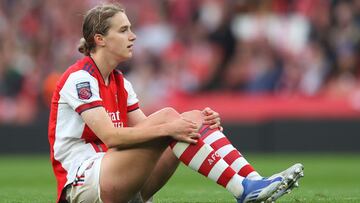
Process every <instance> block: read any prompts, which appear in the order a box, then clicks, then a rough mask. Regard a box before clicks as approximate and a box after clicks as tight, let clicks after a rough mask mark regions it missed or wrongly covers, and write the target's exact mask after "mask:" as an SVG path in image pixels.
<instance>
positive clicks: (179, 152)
mask: <svg viewBox="0 0 360 203" xmlns="http://www.w3.org/2000/svg"><path fill="white" fill-rule="evenodd" d="M182 116H183V117H185V118H187V119H189V120H192V121H194V122H196V123H198V124H199V126H200V125H201V124H202V122H203V117H202V114H201V112H200V111H191V112H187V113H184V114H182ZM171 148H172V149H173V151H174V153H175V155H176V157H178V158H179V159H180V161H182V162H183V163H184V164H185V165H187V166H188V167H190V168H191V169H193V170H195V171H197V172H199V173H200V174H202V175H204V176H205V177H207V178H209V179H211V180H213V181H215V182H216V183H218V184H219V185H221V186H223V187H224V188H226V189H227V190H228V191H229V192H231V193H232V194H233V195H234V196H235V197H236V198H237V201H238V202H249V201H260V200H271V199H272V196H273V195H275V194H276V193H277V191H279V190H280V189H281V188H282V187H284V185H283V183H284V182H283V178H282V177H281V176H279V177H277V178H275V179H271V180H265V179H263V180H250V179H246V178H244V177H241V176H240V175H238V174H237V173H236V172H235V171H234V170H233V169H232V168H231V167H230V166H229V165H228V164H227V163H226V162H225V161H224V159H222V158H221V157H220V156H219V155H218V154H217V153H216V151H215V150H214V149H213V148H212V147H211V146H210V145H208V144H206V143H205V142H204V141H203V140H201V139H199V140H198V143H197V144H195V145H190V144H187V143H183V142H177V141H173V142H172V143H171Z"/></svg>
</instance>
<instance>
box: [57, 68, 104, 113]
mask: <svg viewBox="0 0 360 203" xmlns="http://www.w3.org/2000/svg"><path fill="white" fill-rule="evenodd" d="M59 102H65V103H67V104H69V105H70V106H71V108H72V109H74V110H75V111H76V112H77V113H79V114H81V113H82V112H84V111H85V110H87V109H91V108H94V107H98V106H102V99H101V98H100V93H99V84H98V82H97V80H96V78H94V77H93V76H91V75H90V74H89V73H88V72H86V71H84V70H79V71H77V72H74V73H72V74H70V75H69V77H68V79H67V80H66V82H65V84H64V86H63V88H62V89H61V91H60V101H59Z"/></svg>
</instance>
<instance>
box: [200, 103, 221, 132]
mask: <svg viewBox="0 0 360 203" xmlns="http://www.w3.org/2000/svg"><path fill="white" fill-rule="evenodd" d="M202 114H203V115H204V123H203V124H204V125H210V128H211V129H215V128H219V129H220V131H222V130H223V128H222V127H221V119H220V115H219V113H218V112H216V111H214V110H212V109H211V108H209V107H206V108H205V109H204V110H202Z"/></svg>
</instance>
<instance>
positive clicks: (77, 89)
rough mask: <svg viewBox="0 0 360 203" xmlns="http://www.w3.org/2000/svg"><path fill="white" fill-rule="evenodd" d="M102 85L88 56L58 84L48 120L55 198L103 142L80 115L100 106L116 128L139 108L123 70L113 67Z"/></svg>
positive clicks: (101, 147) (71, 68) (70, 68)
mask: <svg viewBox="0 0 360 203" xmlns="http://www.w3.org/2000/svg"><path fill="white" fill-rule="evenodd" d="M109 81H110V82H109V84H108V85H105V83H104V80H103V78H102V76H101V73H100V71H99V69H98V68H97V66H96V64H95V63H94V61H93V60H92V59H91V58H90V57H84V58H83V59H81V60H79V61H77V62H76V63H75V64H74V65H72V66H70V67H69V68H68V69H67V70H66V72H65V73H64V74H63V75H62V77H61V79H60V81H59V82H58V84H57V88H56V90H55V92H54V95H53V98H52V102H51V112H50V119H49V142H50V158H51V161H52V166H53V170H54V173H55V176H56V179H57V191H58V201H59V200H60V198H61V193H62V190H63V188H64V187H65V186H66V185H67V184H69V183H72V182H73V181H74V179H75V174H76V172H77V169H78V168H79V166H80V164H81V163H82V162H83V161H84V160H86V159H89V158H90V157H93V156H95V155H96V154H97V153H99V152H106V151H107V147H106V146H105V144H104V143H103V142H102V141H101V140H100V139H99V138H98V137H97V136H96V135H95V134H94V133H93V132H92V131H91V129H90V128H89V127H88V126H87V125H86V124H85V123H84V121H83V120H82V118H81V116H80V114H81V112H83V111H86V110H88V109H91V108H95V107H99V106H103V107H104V108H105V110H106V111H107V113H108V114H109V116H110V118H111V120H112V121H113V123H114V125H115V127H126V126H127V113H128V112H130V111H133V110H136V109H138V108H139V105H138V99H137V97H136V94H135V92H134V90H133V88H132V85H131V84H130V82H129V81H127V80H126V79H125V78H124V77H123V75H122V73H121V72H120V71H118V70H114V71H113V72H112V73H111V74H110V76H109Z"/></svg>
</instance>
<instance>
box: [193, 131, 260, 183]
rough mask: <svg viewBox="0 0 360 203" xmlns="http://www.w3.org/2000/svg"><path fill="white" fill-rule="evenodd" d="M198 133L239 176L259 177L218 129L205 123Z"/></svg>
mask: <svg viewBox="0 0 360 203" xmlns="http://www.w3.org/2000/svg"><path fill="white" fill-rule="evenodd" d="M200 134H201V138H200V140H203V141H204V142H205V143H206V144H209V145H210V146H211V147H212V148H213V149H214V150H215V151H216V153H217V154H219V155H220V156H221V157H222V158H223V159H224V160H225V162H226V163H227V164H229V165H230V166H231V168H232V169H233V170H234V171H236V172H237V173H238V174H239V175H240V176H242V177H247V176H249V175H250V174H251V176H254V177H256V176H258V177H256V178H261V176H260V175H259V174H258V173H257V172H256V171H255V170H254V168H253V167H252V166H251V165H250V164H249V162H248V161H247V160H246V159H245V158H244V157H243V156H242V154H241V153H240V152H239V151H238V150H237V149H236V148H235V147H234V146H233V145H232V144H231V143H230V141H229V140H228V139H227V138H226V136H225V135H224V134H223V133H222V132H221V131H220V130H219V129H210V128H209V126H208V125H205V126H203V127H202V128H201V130H200Z"/></svg>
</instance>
